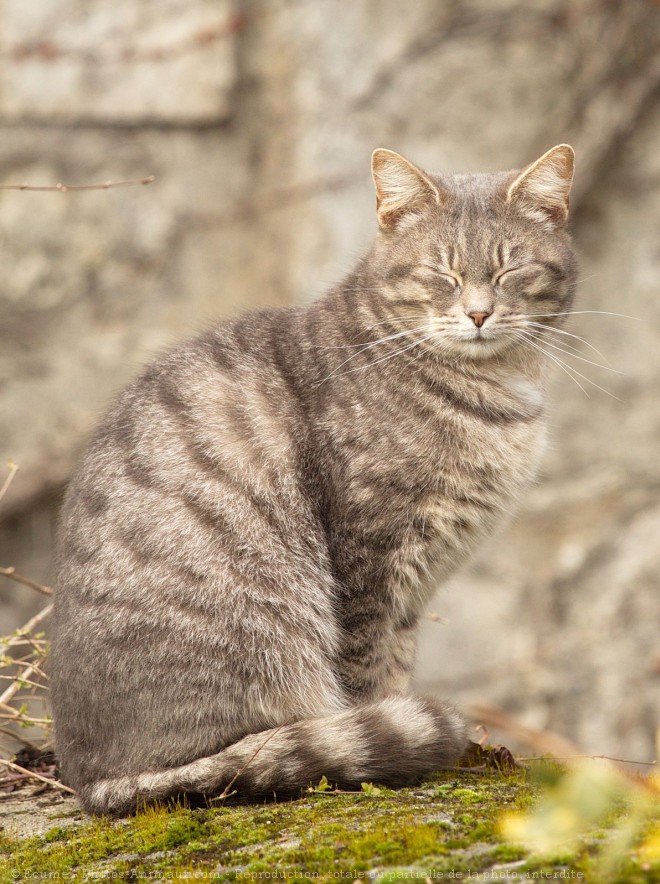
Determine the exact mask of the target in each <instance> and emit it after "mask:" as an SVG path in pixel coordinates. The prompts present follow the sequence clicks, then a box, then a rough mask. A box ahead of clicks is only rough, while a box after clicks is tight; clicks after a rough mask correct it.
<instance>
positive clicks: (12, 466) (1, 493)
mask: <svg viewBox="0 0 660 884" xmlns="http://www.w3.org/2000/svg"><path fill="white" fill-rule="evenodd" d="M7 466H8V467H9V475H8V476H7V478H6V479H5V481H4V482H3V483H2V488H0V500H2V498H3V497H4V496H5V494H6V493H7V489H8V488H9V486H10V485H11V483H12V482H13V481H14V476H15V475H16V473H17V472H18V469H19V468H18V464H15V463H14V461H13V460H8V461H7Z"/></svg>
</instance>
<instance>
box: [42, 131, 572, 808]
mask: <svg viewBox="0 0 660 884" xmlns="http://www.w3.org/2000/svg"><path fill="white" fill-rule="evenodd" d="M548 164H549V165H548ZM569 173H571V174H572V165H571V153H569V150H568V149H566V148H565V146H561V149H558V150H555V151H554V152H553V151H550V152H549V153H548V154H547V155H545V158H541V160H540V161H538V162H537V163H535V164H533V166H532V167H530V168H529V169H528V170H527V172H526V173H493V174H488V175H466V176H454V177H450V176H442V177H441V176H432V175H427V174H426V173H424V172H422V171H421V170H419V169H417V167H415V166H413V165H412V164H411V163H409V162H408V161H407V160H404V159H403V158H401V157H399V156H398V155H397V154H394V153H392V152H391V151H381V152H379V153H378V155H377V156H375V157H374V178H375V180H376V186H377V194H378V206H379V208H378V212H379V223H380V225H381V228H382V229H381V231H380V232H379V234H378V235H377V237H376V241H375V243H374V246H373V248H372V249H371V250H370V251H369V253H368V254H367V255H366V256H365V257H364V258H363V260H362V261H361V262H360V263H359V264H358V266H357V268H356V269H355V271H354V272H353V273H352V274H351V275H349V277H348V278H347V279H345V280H344V281H343V282H342V283H341V284H340V285H339V286H337V287H336V288H335V289H333V290H332V291H330V292H328V294H327V295H326V296H325V297H323V298H321V299H319V300H318V301H316V302H314V303H312V304H310V305H308V306H307V307H304V308H303V307H297V308H290V309H281V310H271V311H261V312H257V313H253V314H248V315H246V316H243V317H241V318H238V319H235V320H232V321H228V322H225V323H223V324H221V325H219V326H218V327H216V328H214V329H212V330H210V331H209V332H208V333H206V334H205V335H202V336H201V337H200V338H198V339H196V340H194V341H191V342H189V343H187V344H184V345H183V346H181V347H179V348H178V349H176V350H173V351H172V352H171V353H169V354H166V355H165V356H164V357H162V358H161V359H159V360H157V361H156V362H154V363H153V364H152V365H151V366H149V367H148V368H147V369H146V370H145V371H144V372H143V374H142V375H141V376H140V377H139V378H137V379H136V380H135V381H134V382H133V383H132V384H131V385H130V386H129V387H128V388H127V389H126V390H125V391H124V392H123V393H122V394H121V396H120V397H119V399H118V400H117V402H116V403H115V404H114V406H113V407H112V408H111V409H110V411H109V412H108V414H107V416H106V418H105V419H104V421H103V422H102V424H101V425H100V427H99V428H98V430H97V432H96V433H95V435H94V437H93V439H92V441H91V444H90V446H89V448H88V451H87V453H86V455H85V458H84V460H83V463H82V465H81V467H80V469H79V470H78V472H77V474H76V476H75V477H74V479H73V481H72V483H71V485H70V487H69V489H68V492H67V495H66V500H65V503H64V506H63V510H62V516H61V525H60V532H59V553H58V579H57V585H56V591H55V598H54V618H53V625H52V652H51V658H50V665H51V686H52V692H51V696H52V704H53V712H54V718H55V729H56V745H57V752H58V754H59V757H60V761H61V767H62V771H63V776H64V779H65V781H66V782H68V783H69V784H70V785H72V786H73V787H74V788H75V789H76V790H77V791H78V793H79V795H80V797H81V800H82V802H83V805H84V806H85V808H86V809H87V810H89V811H91V812H94V813H114V814H123V813H129V812H131V811H133V810H135V809H136V808H137V807H138V806H139V805H140V804H141V803H143V802H149V801H158V800H162V799H167V798H169V797H170V796H173V795H178V794H185V795H188V796H190V797H191V798H194V797H196V796H198V797H212V796H216V795H218V794H220V793H222V792H223V790H224V789H225V788H226V787H227V785H228V784H229V783H230V782H231V781H232V780H233V779H234V778H235V775H236V773H237V772H238V771H239V770H241V771H242V772H241V774H240V776H239V777H238V779H236V784H235V788H236V790H237V792H238V795H239V796H240V797H245V798H258V797H263V796H270V795H272V794H273V793H276V794H277V795H294V796H295V795H296V794H299V792H300V790H301V789H302V788H304V787H305V786H306V785H308V784H309V783H317V782H318V781H319V780H320V779H321V777H323V776H326V777H327V778H328V780H329V781H330V782H332V783H335V784H337V785H339V786H341V787H344V788H354V787H356V786H359V784H360V783H361V782H362V781H373V782H383V783H385V784H388V785H392V786H400V785H405V784H411V783H415V782H417V781H419V780H420V779H421V778H423V777H424V776H426V775H427V774H429V773H430V772H431V771H433V770H434V769H436V768H439V767H446V766H451V765H453V764H455V763H456V762H457V761H458V759H459V758H460V757H461V755H462V753H463V750H464V748H465V745H466V741H467V728H466V725H465V722H464V721H463V719H462V717H461V716H460V714H459V713H458V712H457V711H456V710H455V709H454V708H453V706H451V705H450V704H447V703H443V702H440V701H437V700H431V699H424V698H420V697H415V696H408V695H407V692H408V689H409V684H410V679H411V675H412V672H413V667H414V660H415V649H416V635H417V627H418V623H419V619H420V617H421V615H422V612H423V608H424V605H425V604H426V602H427V601H428V600H429V599H430V597H431V596H432V594H433V593H434V592H435V590H436V589H437V587H438V585H439V584H440V583H441V582H442V581H443V580H445V579H446V578H447V577H449V576H450V575H451V574H452V573H454V572H455V571H456V569H457V568H459V567H461V566H462V565H463V564H464V563H465V562H466V561H467V560H468V559H469V557H470V555H471V554H472V553H473V552H474V551H475V550H477V549H479V548H480V547H481V545H482V542H483V540H484V539H485V538H487V537H488V536H490V535H491V534H492V532H493V531H494V530H495V529H496V528H497V526H498V524H501V522H502V520H503V519H504V518H506V517H507V516H508V515H509V514H510V513H511V512H512V510H513V509H514V508H515V506H516V503H517V501H518V500H519V498H520V496H521V495H522V493H523V492H524V489H525V488H526V486H527V485H528V484H529V483H530V482H531V481H532V480H533V478H534V476H535V472H536V468H537V465H538V462H539V459H540V456H541V453H542V450H543V446H544V438H545V431H544V421H543V417H544V409H545V406H544V395H543V387H544V373H545V367H544V363H543V361H542V358H541V354H540V351H539V350H538V349H535V348H530V347H527V346H526V345H525V337H524V336H523V337H520V336H517V335H518V332H519V331H521V330H522V331H524V332H525V335H541V334H542V333H543V331H542V329H541V330H540V331H539V330H536V327H535V326H530V325H525V322H526V319H525V311H528V310H529V307H525V306H524V305H522V306H521V302H519V303H517V304H516V303H514V299H513V298H509V303H508V304H505V305H504V307H506V311H508V312H505V310H503V309H502V307H499V308H497V307H496V308H495V312H494V313H493V314H492V318H488V319H487V323H486V325H485V326H484V328H485V333H486V334H487V335H490V334H491V332H490V331H489V330H488V329H489V326H488V322H490V323H491V326H490V327H491V329H492V334H493V340H492V342H491V343H489V342H488V341H486V342H482V343H479V342H477V341H474V340H472V341H471V340H469V338H470V335H471V334H472V335H476V330H475V328H473V326H472V325H471V322H472V320H471V319H470V318H469V312H470V309H472V308H471V307H470V304H472V301H470V302H469V303H467V301H466V303H465V304H462V303H461V304H459V301H458V300H457V299H456V298H455V297H452V296H450V295H449V293H448V292H447V291H446V288H441V289H439V288H438V279H437V275H434V274H433V273H419V272H418V270H419V268H420V267H427V268H428V267H430V268H431V269H433V268H434V267H437V268H439V270H441V271H442V272H443V273H449V274H450V275H453V276H452V278H453V277H456V278H457V279H460V280H461V284H462V285H464V286H465V290H466V291H468V289H469V290H470V291H471V292H473V293H474V292H475V291H479V292H481V294H482V295H484V293H486V288H484V286H485V285H486V282H485V281H488V280H492V279H493V278H496V274H497V273H498V272H500V271H501V269H502V268H501V267H500V266H499V265H498V266H495V265H494V263H493V262H497V261H500V263H501V262H502V260H504V259H505V257H506V256H505V254H504V253H505V252H506V253H507V254H508V253H509V252H511V253H513V252H514V251H515V249H516V248H518V249H520V248H521V243H522V244H523V245H524V252H525V255H529V256H531V258H532V259H533V260H534V261H537V262H546V264H547V265H548V266H550V265H552V266H555V267H557V268H559V271H560V273H558V275H557V279H558V282H557V286H556V288H554V289H552V290H550V291H549V294H548V300H547V302H546V301H544V305H545V304H546V303H547V306H545V307H544V312H546V313H549V314H555V313H563V312H564V311H566V310H567V309H568V308H569V307H570V303H571V301H572V297H573V289H574V287H575V277H576V266H575V259H574V256H573V253H572V251H571V249H570V243H569V241H568V238H567V235H566V233H565V232H564V231H563V230H560V229H558V228H555V227H554V226H552V227H548V229H547V230H545V229H544V227H543V225H539V224H534V223H533V222H530V221H529V219H528V218H525V217H523V215H522V214H521V212H520V206H521V205H522V206H523V207H524V208H525V210H527V209H528V208H529V205H530V204H534V207H535V211H536V210H538V211H539V212H546V215H547V212H548V211H550V213H551V214H552V213H554V215H553V217H558V213H559V212H563V211H564V209H565V207H566V205H567V199H568V196H567V193H568V187H569V186H570V181H569V180H568V176H569ZM516 182H517V183H516ZM507 188H508V190H507ZM493 219H495V220H498V219H499V222H501V223H499V222H498V223H493ZM503 231H504V233H503ZM503 235H505V239H506V240H507V241H506V242H505V243H504V245H503V244H502V236H503ZM504 246H506V248H504ZM500 253H502V256H503V257H502V258H500V257H498V256H499V255H500ZM470 287H471V288H470ZM545 297H546V296H545V294H544V298H545ZM473 300H474V299H473ZM473 306H474V305H473ZM498 311H499V312H498ZM531 312H535V311H534V310H532V311H531ZM536 312H540V311H536ZM507 317H509V318H507ZM496 319H497V323H498V324H500V323H501V325H502V328H503V329H504V331H505V332H506V330H507V328H508V332H510V333H508V334H506V333H503V334H501V335H500V333H499V332H496V331H495V330H496V325H495V321H496ZM549 322H551V323H552V322H554V320H553V319H552V318H551V319H550V320H549ZM560 322H561V318H558V320H557V322H556V323H555V324H560ZM507 323H509V325H508V326H507ZM516 323H517V325H516ZM530 329H532V330H530ZM503 591H504V590H503Z"/></svg>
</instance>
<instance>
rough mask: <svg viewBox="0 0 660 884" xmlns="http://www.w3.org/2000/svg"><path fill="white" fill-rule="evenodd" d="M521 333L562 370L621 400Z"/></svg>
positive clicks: (577, 382) (618, 400)
mask: <svg viewBox="0 0 660 884" xmlns="http://www.w3.org/2000/svg"><path fill="white" fill-rule="evenodd" d="M521 335H522V337H524V338H525V340H526V341H527V343H528V344H531V345H532V346H534V347H535V349H537V350H538V351H539V352H541V353H543V354H545V356H548V357H549V358H550V359H552V360H553V362H556V363H557V365H559V366H561V368H563V370H564V371H565V372H566V373H567V374H568V373H570V374H571V376H572V375H573V374H576V375H577V376H578V377H580V378H582V379H583V380H585V381H586V382H587V383H588V384H591V385H592V387H596V389H597V390H600V391H601V392H602V393H605V394H606V395H607V396H611V397H612V399H616V400H617V402H621V401H622V400H621V399H619V397H618V396H615V395H614V393H611V392H610V391H609V390H606V389H605V388H604V387H601V386H600V384H597V383H596V382H595V381H592V380H591V378H589V377H587V376H586V375H585V374H582V372H579V371H578V370H577V368H573V366H572V365H568V364H567V363H566V362H564V360H563V359H560V358H559V357H557V356H554V355H553V354H552V353H548V351H547V350H545V349H543V347H541V346H540V345H539V344H538V343H537V342H534V343H532V341H530V340H529V339H528V338H527V333H526V332H521ZM544 343H546V344H547V343H548V341H545V342H544ZM600 367H601V368H604V367H605V366H600ZM573 380H574V381H575V383H576V384H577V385H578V387H580V389H581V390H584V392H585V393H586V395H587V396H588V395H589V394H588V393H587V391H586V390H585V389H584V387H583V386H582V384H581V383H580V382H579V381H578V380H577V378H575V377H573Z"/></svg>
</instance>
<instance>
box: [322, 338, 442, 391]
mask: <svg viewBox="0 0 660 884" xmlns="http://www.w3.org/2000/svg"><path fill="white" fill-rule="evenodd" d="M436 335H437V332H435V331H434V332H431V334H430V335H426V336H425V337H423V338H419V339H418V340H416V341H413V343H412V344H409V345H408V346H407V347H402V348H401V349H400V350H396V351H395V352H394V353H390V354H389V355H388V356H381V357H380V358H379V359H374V360H373V361H372V362H368V363H367V364H366V365H360V366H358V368H348V369H346V371H342V372H340V373H339V375H337V369H339V368H341V365H345V364H346V363H347V362H349V361H350V360H349V359H345V360H344V362H342V363H341V365H338V366H337V368H336V369H335V370H334V371H333V372H331V373H330V374H329V375H328V376H327V377H326V378H323V380H322V381H319V386H320V384H323V383H325V381H327V380H330V378H331V377H333V376H334V377H341V376H342V375H345V374H353V372H356V371H363V370H364V369H365V368H371V366H372V365H377V364H378V363H379V362H386V361H387V360H388V359H393V358H394V357H395V356H400V355H401V354H402V353H406V352H407V351H408V350H412V349H413V347H417V346H419V344H423V343H424V341H429V340H431V338H433V337H435V336H436ZM357 355H358V354H357V353H354V354H353V356H351V357H350V358H351V359H353V358H354V357H355V356H357Z"/></svg>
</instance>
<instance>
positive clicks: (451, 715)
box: [79, 697, 467, 815]
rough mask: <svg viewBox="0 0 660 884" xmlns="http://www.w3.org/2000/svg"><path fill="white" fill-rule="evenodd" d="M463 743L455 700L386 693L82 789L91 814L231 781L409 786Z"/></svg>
mask: <svg viewBox="0 0 660 884" xmlns="http://www.w3.org/2000/svg"><path fill="white" fill-rule="evenodd" d="M466 744H467V728H466V724H465V722H464V720H463V718H462V717H461V716H460V714H459V713H458V712H457V711H456V710H455V709H454V708H453V707H452V706H449V705H446V704H443V703H439V702H437V701H433V700H428V699H423V698H420V697H389V698H387V699H385V700H380V701H378V702H375V703H370V704H367V705H364V706H356V707H354V708H352V709H349V710H347V711H346V712H340V713H336V714H333V715H328V716H325V717H323V718H311V719H306V720H303V721H298V722H295V723H293V724H286V725H283V726H282V727H280V728H273V729H272V730H268V731H263V732H261V733H258V734H250V735H249V736H247V737H244V738H243V739H242V740H239V741H238V742H237V743H234V744H233V745H231V746H228V747H227V748H226V749H223V750H222V751H221V752H218V753H217V754H216V755H210V756H208V757H207V758H199V759H197V760H196V761H192V762H190V763H189V764H184V765H182V766H181V767H176V768H171V769H170V770H163V771H155V772H150V773H143V774H137V775H135V776H125V777H118V778H116V779H107V780H100V781H97V782H95V783H90V784H88V785H85V786H83V787H82V788H81V789H80V790H79V795H80V799H81V801H82V803H83V806H84V807H85V809H86V810H88V811H89V812H90V813H109V814H116V815H123V814H127V813H130V812H131V811H133V810H135V809H136V808H137V807H139V806H140V805H141V804H143V803H148V802H152V801H157V800H160V799H165V798H168V797H171V796H175V795H195V796H199V795H202V796H206V797H212V796H218V795H221V794H223V792H224V791H225V790H226V789H227V786H229V785H230V783H231V787H230V791H232V792H233V791H234V790H236V794H237V797H240V798H256V797H259V796H269V795H270V796H272V795H273V793H276V794H277V795H280V796H282V795H295V794H296V793H298V792H300V790H301V789H303V788H304V787H305V786H308V785H310V784H317V783H318V782H319V781H320V780H321V778H322V777H323V776H325V777H327V779H328V781H329V782H330V783H333V784H336V785H337V786H339V787H340V788H345V789H350V788H355V787H356V786H357V787H358V788H359V784H360V783H362V782H365V781H367V782H374V783H382V784H384V785H388V786H404V785H410V784H414V783H415V782H419V780H420V779H421V778H422V777H423V776H425V775H426V774H429V773H431V772H432V771H433V770H437V769H438V768H442V767H450V766H452V765H454V764H455V763H456V762H457V761H458V759H459V758H460V757H461V755H462V753H463V751H464V750H465V747H466ZM239 771H240V773H239V774H238V776H236V774H237V773H238V772H239ZM232 780H233V782H232Z"/></svg>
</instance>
